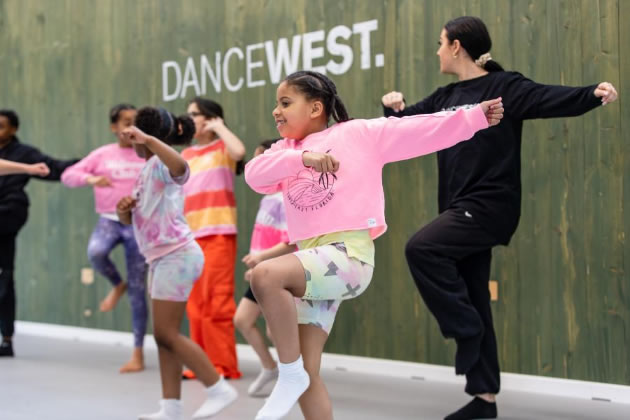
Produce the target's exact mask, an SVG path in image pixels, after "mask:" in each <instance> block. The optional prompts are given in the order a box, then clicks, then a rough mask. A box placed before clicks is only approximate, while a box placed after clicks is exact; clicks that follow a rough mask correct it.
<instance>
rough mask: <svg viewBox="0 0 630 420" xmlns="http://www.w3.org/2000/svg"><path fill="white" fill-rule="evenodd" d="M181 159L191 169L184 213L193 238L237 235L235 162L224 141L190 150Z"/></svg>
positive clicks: (185, 186)
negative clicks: (193, 235)
mask: <svg viewBox="0 0 630 420" xmlns="http://www.w3.org/2000/svg"><path fill="white" fill-rule="evenodd" d="M182 157H183V158H184V159H185V160H186V162H188V166H189V167H190V179H189V180H188V182H187V183H186V184H185V185H184V194H185V196H186V201H185V204H184V214H185V216H186V220H187V221H188V224H189V225H190V228H191V229H192V231H193V232H194V234H195V237H196V238H202V237H204V236H208V235H230V234H232V235H233V234H236V198H235V196H234V176H235V171H236V162H235V161H234V160H233V159H232V158H231V157H230V155H229V154H228V152H227V148H226V147H225V143H224V142H223V140H221V139H218V140H215V141H213V142H212V143H210V144H207V145H203V146H201V145H195V146H192V147H189V148H187V149H185V150H184V151H183V152H182Z"/></svg>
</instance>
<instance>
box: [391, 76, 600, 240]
mask: <svg viewBox="0 0 630 420" xmlns="http://www.w3.org/2000/svg"><path fill="white" fill-rule="evenodd" d="M596 86H597V85H593V86H587V87H567V86H550V85H541V84H538V83H535V82H533V81H531V80H529V79H527V78H525V77H524V76H523V75H522V74H520V73H516V72H506V71H498V72H491V73H488V74H487V75H485V76H481V77H478V78H475V79H470V80H464V81H461V82H457V83H451V84H450V85H447V86H445V87H441V88H439V89H438V90H436V91H435V92H433V93H432V94H431V95H430V96H428V97H426V98H425V99H423V100H422V101H420V102H418V103H417V104H415V105H411V106H408V107H406V108H405V109H404V110H403V111H402V112H394V110H392V109H391V108H384V110H385V116H387V117H389V116H396V117H403V116H407V115H416V114H430V113H434V112H439V111H450V110H455V109H457V108H462V107H471V106H474V105H476V104H478V103H480V102H482V101H486V100H489V99H494V98H498V97H502V98H503V105H504V107H505V114H504V117H503V120H501V123H500V124H499V125H497V126H495V127H491V128H488V129H486V130H482V131H479V132H477V134H475V136H474V137H473V138H472V139H471V140H469V141H465V142H461V143H459V144H457V145H455V146H453V147H451V148H450V149H446V150H442V151H440V152H438V171H439V174H438V178H439V179H438V182H439V185H438V203H439V210H440V212H443V211H445V210H447V209H449V208H452V207H459V208H463V209H465V210H467V211H469V212H470V213H471V214H472V216H473V217H474V218H475V220H477V221H478V222H479V224H481V226H483V227H484V228H485V229H486V230H488V231H489V232H490V233H492V234H493V235H494V236H495V237H496V239H497V240H498V241H499V243H501V244H505V245H507V244H508V243H509V241H510V238H511V237H512V235H513V234H514V231H515V230H516V227H517V226H518V221H519V218H520V211H521V134H522V131H523V120H527V119H534V118H553V117H571V116H576V115H581V114H584V113H585V112H587V111H590V110H591V109H593V108H595V107H597V106H598V105H600V104H601V100H600V99H599V98H597V97H596V96H595V95H594V93H593V91H594V90H595V87H596Z"/></svg>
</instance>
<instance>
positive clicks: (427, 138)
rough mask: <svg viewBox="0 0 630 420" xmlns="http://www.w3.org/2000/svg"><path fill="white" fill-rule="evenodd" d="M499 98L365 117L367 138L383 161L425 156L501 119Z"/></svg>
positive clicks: (466, 138)
mask: <svg viewBox="0 0 630 420" xmlns="http://www.w3.org/2000/svg"><path fill="white" fill-rule="evenodd" d="M503 111H504V110H503V103H502V100H501V98H497V99H493V100H490V101H484V102H482V103H480V104H479V105H476V106H474V107H472V108H469V109H463V108H462V109H458V110H457V111H452V112H438V113H436V114H425V115H415V116H410V117H403V118H377V119H374V120H368V121H367V122H366V123H367V132H366V133H364V136H365V137H366V140H368V141H369V142H371V143H372V145H373V146H374V150H375V152H376V153H377V155H378V158H379V159H380V160H381V162H382V163H383V164H385V163H388V162H396V161H399V160H406V159H411V158H414V157H418V156H422V155H427V154H430V153H434V152H437V151H439V150H443V149H448V148H449V147H452V146H454V145H456V144H457V143H459V142H461V141H464V140H468V139H470V138H471V137H473V135H474V134H475V133H476V132H477V131H479V130H483V129H485V128H488V127H490V126H494V125H497V124H499V122H500V121H501V119H502V118H503Z"/></svg>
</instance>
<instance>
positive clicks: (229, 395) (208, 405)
mask: <svg viewBox="0 0 630 420" xmlns="http://www.w3.org/2000/svg"><path fill="white" fill-rule="evenodd" d="M206 395H207V396H208V398H206V401H204V403H203V404H202V406H201V407H199V409H198V410H197V411H196V412H195V414H193V416H192V418H193V419H194V420H201V419H207V418H210V417H212V416H214V415H215V414H217V413H218V412H219V411H221V410H223V409H224V408H226V407H227V406H228V405H230V404H232V403H233V402H234V401H236V399H237V398H238V392H237V391H236V389H234V387H233V386H232V385H230V384H228V383H227V381H226V380H225V379H223V377H221V379H219V382H217V383H216V384H214V385H212V386H210V387H208V388H206Z"/></svg>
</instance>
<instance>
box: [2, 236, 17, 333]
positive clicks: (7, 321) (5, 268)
mask: <svg viewBox="0 0 630 420" xmlns="http://www.w3.org/2000/svg"><path fill="white" fill-rule="evenodd" d="M15 237H16V234H8V235H0V254H2V259H1V261H0V263H1V264H0V333H1V334H2V336H3V337H12V336H13V331H14V327H13V325H14V323H15V287H14V281H13V262H14V259H15Z"/></svg>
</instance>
